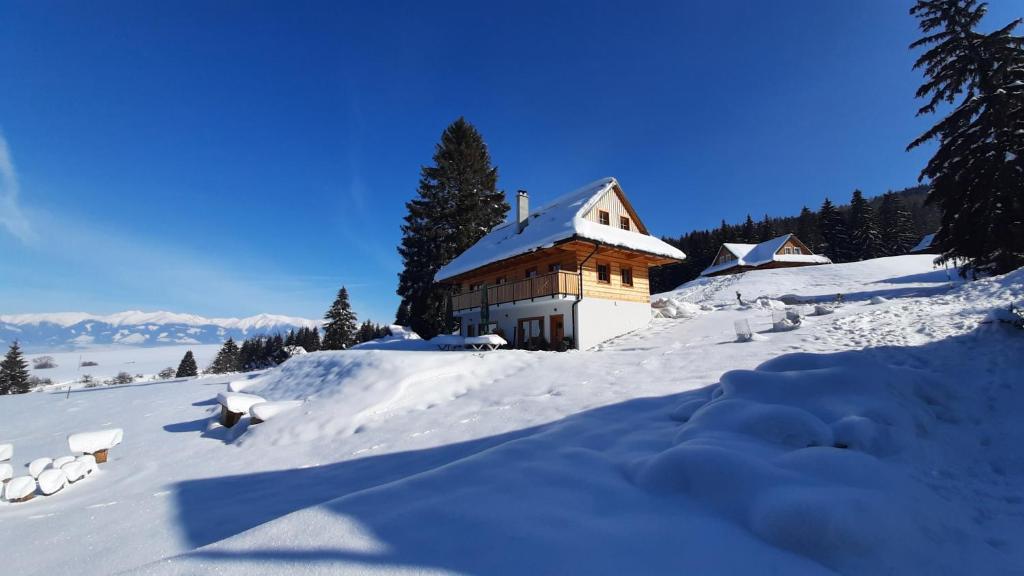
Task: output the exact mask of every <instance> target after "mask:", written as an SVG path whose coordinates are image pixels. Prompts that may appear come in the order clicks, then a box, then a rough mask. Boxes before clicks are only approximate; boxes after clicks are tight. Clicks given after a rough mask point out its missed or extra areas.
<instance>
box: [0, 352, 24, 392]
mask: <svg viewBox="0 0 1024 576" xmlns="http://www.w3.org/2000/svg"><path fill="white" fill-rule="evenodd" d="M28 391H29V383H28V362H26V361H25V357H24V356H23V355H22V353H21V346H19V345H18V342H17V341H14V342H12V343H11V345H10V347H9V348H8V349H7V354H5V355H4V359H3V361H0V394H24V393H26V392H28Z"/></svg>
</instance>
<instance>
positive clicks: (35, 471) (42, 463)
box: [28, 458, 53, 478]
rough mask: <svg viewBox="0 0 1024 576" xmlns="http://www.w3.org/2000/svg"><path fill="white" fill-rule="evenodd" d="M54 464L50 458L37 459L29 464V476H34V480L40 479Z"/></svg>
mask: <svg viewBox="0 0 1024 576" xmlns="http://www.w3.org/2000/svg"><path fill="white" fill-rule="evenodd" d="M52 463H53V460H51V459H49V458H36V459H35V460H33V461H31V462H29V463H28V473H29V476H32V477H33V478H39V475H40V474H42V472H43V470H46V469H47V468H49V467H50V464H52Z"/></svg>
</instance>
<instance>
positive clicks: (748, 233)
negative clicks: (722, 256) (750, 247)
mask: <svg viewBox="0 0 1024 576" xmlns="http://www.w3.org/2000/svg"><path fill="white" fill-rule="evenodd" d="M723 224H724V223H723ZM739 241H740V242H744V243H747V244H757V225H756V224H754V219H753V218H751V217H750V214H747V219H746V220H744V221H743V227H742V228H741V229H740V238H739Z"/></svg>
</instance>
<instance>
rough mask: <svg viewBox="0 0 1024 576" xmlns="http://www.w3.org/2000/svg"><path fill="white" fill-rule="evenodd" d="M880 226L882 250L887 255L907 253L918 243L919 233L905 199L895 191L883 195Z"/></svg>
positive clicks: (879, 217)
mask: <svg viewBox="0 0 1024 576" xmlns="http://www.w3.org/2000/svg"><path fill="white" fill-rule="evenodd" d="M878 226H879V228H880V229H881V233H882V251H883V253H884V255H886V256H899V255H901V254H906V253H907V252H909V251H910V249H911V248H913V247H914V244H916V243H917V233H916V232H915V231H914V223H913V221H911V219H910V211H909V210H907V207H906V205H905V204H904V203H903V200H901V199H900V197H899V196H898V195H897V194H896V193H895V192H886V193H885V195H883V196H882V205H881V206H879V207H878Z"/></svg>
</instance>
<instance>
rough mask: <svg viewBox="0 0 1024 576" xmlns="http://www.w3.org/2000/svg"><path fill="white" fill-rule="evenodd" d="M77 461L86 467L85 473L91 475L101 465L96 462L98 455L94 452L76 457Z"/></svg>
mask: <svg viewBox="0 0 1024 576" xmlns="http://www.w3.org/2000/svg"><path fill="white" fill-rule="evenodd" d="M75 462H78V463H79V464H81V465H82V466H84V467H85V474H86V475H89V474H92V473H93V472H95V471H97V470H99V466H98V465H97V464H96V457H95V456H93V455H92V454H84V455H82V456H79V457H78V458H75Z"/></svg>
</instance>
